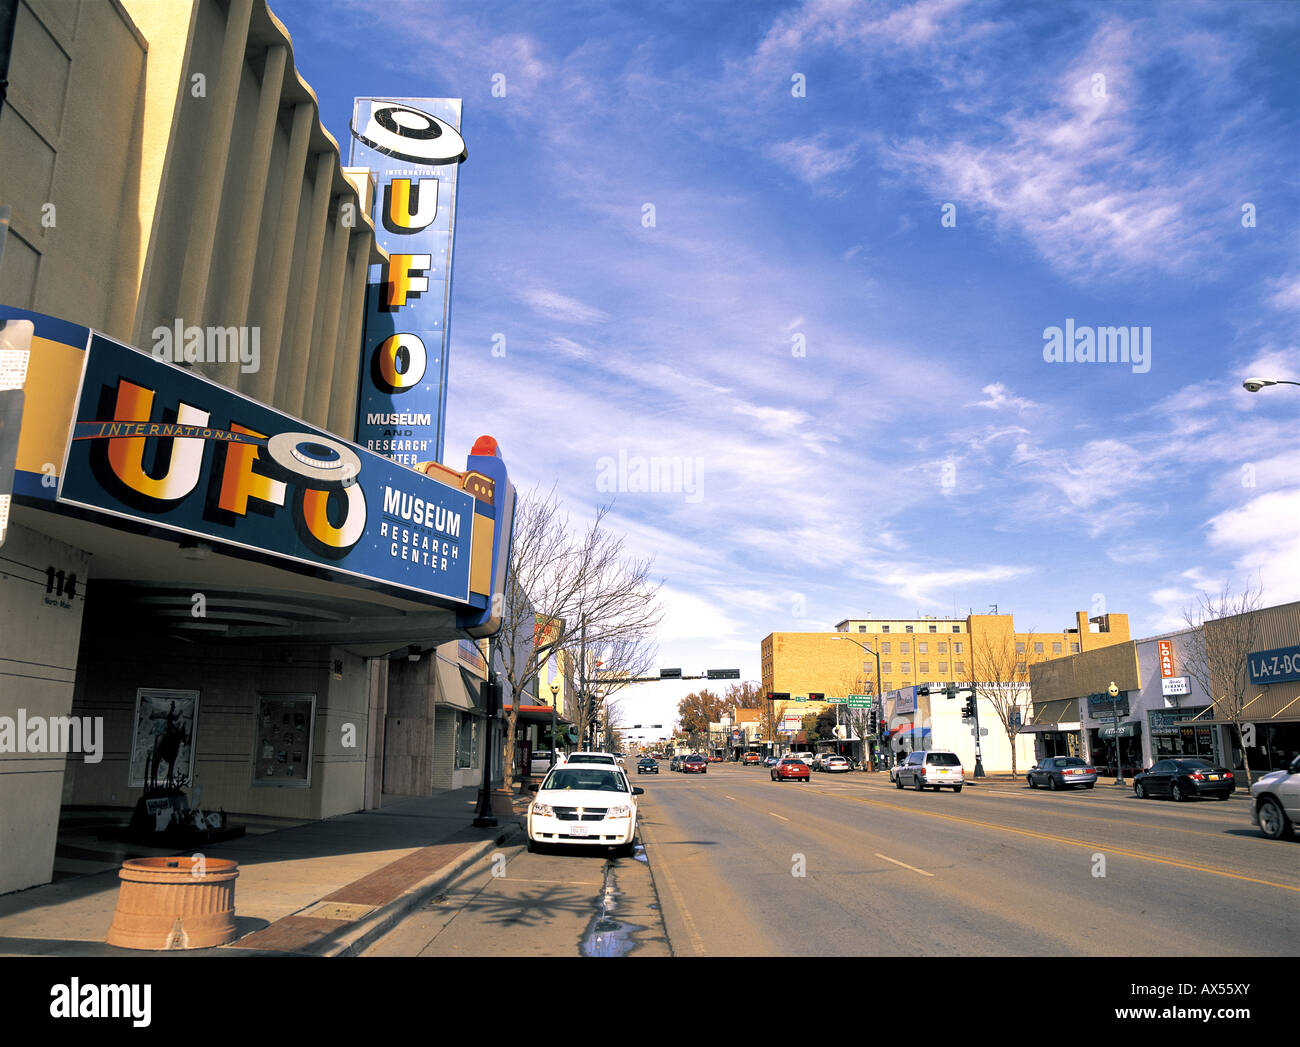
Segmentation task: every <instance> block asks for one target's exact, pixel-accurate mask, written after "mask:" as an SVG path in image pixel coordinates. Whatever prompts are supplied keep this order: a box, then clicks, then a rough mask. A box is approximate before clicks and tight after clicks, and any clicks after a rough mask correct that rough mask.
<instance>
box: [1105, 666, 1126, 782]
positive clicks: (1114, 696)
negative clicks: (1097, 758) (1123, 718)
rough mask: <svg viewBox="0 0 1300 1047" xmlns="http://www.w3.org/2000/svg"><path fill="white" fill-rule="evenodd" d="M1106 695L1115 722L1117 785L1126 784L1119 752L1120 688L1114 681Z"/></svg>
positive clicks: (1113, 728) (1113, 727) (1113, 725)
mask: <svg viewBox="0 0 1300 1047" xmlns="http://www.w3.org/2000/svg"><path fill="white" fill-rule="evenodd" d="M1106 693H1107V694H1109V695H1110V715H1111V718H1112V719H1113V720H1114V721H1115V722H1114V723H1113V724H1112V725H1111V728H1112V730H1114V732H1115V784H1116V785H1123V784H1124V762H1123V760H1122V758H1121V757H1120V751H1119V705H1118V704H1116V703H1117V700H1118V698H1119V687H1118V685H1117V684H1116V683H1115V681H1114V680H1111V682H1110V686H1109V687H1108V688H1106Z"/></svg>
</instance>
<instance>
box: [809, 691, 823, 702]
mask: <svg viewBox="0 0 1300 1047" xmlns="http://www.w3.org/2000/svg"><path fill="white" fill-rule="evenodd" d="M808 700H809V701H810V702H824V701H826V695H825V694H824V693H822V692H820V691H818V692H817V693H815V694H814V693H813V692H811V691H810V692H809V693H808Z"/></svg>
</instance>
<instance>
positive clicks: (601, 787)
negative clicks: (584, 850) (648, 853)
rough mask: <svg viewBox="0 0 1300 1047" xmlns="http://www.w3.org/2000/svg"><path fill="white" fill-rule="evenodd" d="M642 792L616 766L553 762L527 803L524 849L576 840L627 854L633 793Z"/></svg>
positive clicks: (633, 828)
mask: <svg viewBox="0 0 1300 1047" xmlns="http://www.w3.org/2000/svg"><path fill="white" fill-rule="evenodd" d="M644 793H645V790H644V789H636V788H633V787H632V784H631V783H630V782H629V781H628V778H627V775H626V774H624V773H623V772H622V771H621V770H619V769H618V768H617V767H605V766H602V765H600V764H576V765H574V764H568V765H566V766H564V767H556V768H555V769H554V770H552V771H550V772H549V773H548V774H547V775H546V778H545V779H544V780H543V781H542V784H541V785H540V786H539V787H538V789H537V793H536V795H535V796H534V797H533V802H532V803H530V804H529V805H528V849H529V850H530V851H536V850H538V849H539V848H541V847H544V846H546V845H548V844H577V845H580V846H590V847H609V848H612V849H614V850H615V851H616V852H620V853H622V854H623V855H625V856H627V855H631V853H632V849H633V841H634V840H635V839H636V819H637V803H636V798H637V797H638V796H641V795H643V794H644Z"/></svg>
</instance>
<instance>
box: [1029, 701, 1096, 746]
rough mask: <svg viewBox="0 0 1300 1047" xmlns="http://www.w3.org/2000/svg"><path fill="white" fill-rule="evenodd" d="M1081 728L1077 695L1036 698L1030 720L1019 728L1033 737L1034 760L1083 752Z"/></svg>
mask: <svg viewBox="0 0 1300 1047" xmlns="http://www.w3.org/2000/svg"><path fill="white" fill-rule="evenodd" d="M1079 731H1080V728H1079V702H1078V700H1077V699H1074V698H1059V699H1057V700H1055V701H1049V702H1035V703H1034V707H1033V713H1032V715H1031V716H1030V720H1029V723H1027V724H1026V725H1025V726H1024V727H1022V728H1020V733H1021V734H1028V735H1031V736H1032V737H1033V739H1034V760H1035V761H1038V760H1042V759H1044V758H1046V757H1048V756H1079V755H1081V753H1082V750H1083V743H1082V740H1081V738H1080V734H1079Z"/></svg>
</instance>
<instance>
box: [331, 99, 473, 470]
mask: <svg viewBox="0 0 1300 1047" xmlns="http://www.w3.org/2000/svg"><path fill="white" fill-rule="evenodd" d="M460 113H461V102H460V99H459V98H357V99H355V100H354V102H353V109H352V127H351V130H352V149H351V153H350V159H349V163H350V164H351V165H352V166H354V167H366V168H369V169H370V171H371V172H372V173H373V174H374V176H375V183H376V190H377V191H376V194H375V211H376V213H375V215H374V219H375V236H376V239H377V240H378V242H379V245H380V246H381V247H383V248H384V250H386V251H387V252H388V261H387V262H386V263H385V264H382V265H375V266H372V267H371V274H370V279H369V281H368V283H367V287H366V327H365V337H364V345H363V347H362V349H363V356H362V361H361V384H360V394H359V396H358V398H357V443H359V444H360V445H361V446H362V447H365V448H366V449H367V450H370V451H375V452H376V453H378V454H382V455H386V456H387V457H389V458H391V459H393V460H394V461H397V462H402V463H405V464H407V465H415V464H416V463H417V462H428V461H435V462H440V461H442V451H443V448H442V440H443V432H444V429H445V419H444V413H445V409H446V404H447V349H448V344H447V326H448V323H449V321H450V313H451V250H452V242H453V240H454V238H455V232H456V179H457V172H458V171H459V170H460V163H461V161H462V160H464V159H465V140H464V139H463V138H462V137H461V135H460Z"/></svg>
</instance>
